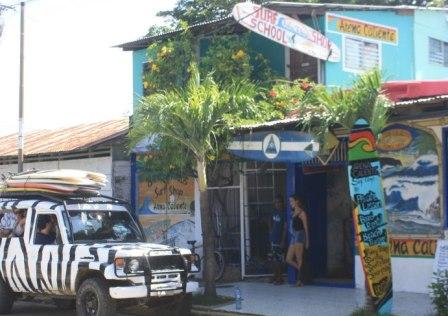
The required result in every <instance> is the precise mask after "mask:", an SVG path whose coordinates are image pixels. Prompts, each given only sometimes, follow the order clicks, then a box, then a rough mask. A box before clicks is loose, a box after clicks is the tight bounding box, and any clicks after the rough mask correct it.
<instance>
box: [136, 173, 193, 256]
mask: <svg viewBox="0 0 448 316" xmlns="http://www.w3.org/2000/svg"><path fill="white" fill-rule="evenodd" d="M138 212H139V218H140V222H141V224H142V226H143V230H144V231H145V235H146V237H147V238H148V241H150V242H155V243H163V244H169V245H173V246H178V247H187V248H188V244H187V241H188V240H194V239H195V237H194V231H195V224H194V179H192V178H189V179H186V180H185V181H183V180H178V181H177V180H171V181H166V182H164V181H160V182H153V183H148V182H146V181H141V182H139V188H138Z"/></svg>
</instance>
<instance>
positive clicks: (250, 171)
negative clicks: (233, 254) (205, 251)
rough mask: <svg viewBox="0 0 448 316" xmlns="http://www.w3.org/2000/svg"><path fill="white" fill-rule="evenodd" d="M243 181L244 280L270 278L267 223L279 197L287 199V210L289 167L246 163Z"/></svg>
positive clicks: (253, 162)
mask: <svg viewBox="0 0 448 316" xmlns="http://www.w3.org/2000/svg"><path fill="white" fill-rule="evenodd" d="M243 181H244V185H243V189H242V191H243V192H242V194H241V196H242V210H243V213H242V223H243V225H242V231H243V233H242V238H243V239H242V247H241V254H242V255H241V258H242V262H241V263H242V276H243V278H244V277H252V276H267V275H270V274H271V269H270V268H269V261H268V255H269V253H270V251H271V246H270V241H269V224H268V223H269V220H270V217H271V214H272V210H273V207H274V205H273V203H274V198H275V197H276V196H277V195H281V196H282V197H283V198H284V203H285V206H286V165H285V164H279V163H277V164H276V163H271V162H257V161H251V162H246V163H244V165H243ZM285 272H286V269H285Z"/></svg>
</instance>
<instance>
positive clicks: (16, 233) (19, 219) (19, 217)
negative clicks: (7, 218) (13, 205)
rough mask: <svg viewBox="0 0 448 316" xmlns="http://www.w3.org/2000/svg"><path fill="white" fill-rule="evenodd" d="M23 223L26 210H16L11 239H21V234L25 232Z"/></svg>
mask: <svg viewBox="0 0 448 316" xmlns="http://www.w3.org/2000/svg"><path fill="white" fill-rule="evenodd" d="M25 221H26V210H25V209H22V210H18V211H17V212H16V222H15V225H14V228H13V230H12V233H11V236H12V237H23V233H24V232H25Z"/></svg>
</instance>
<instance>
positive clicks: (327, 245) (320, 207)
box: [120, 2, 448, 292]
mask: <svg viewBox="0 0 448 316" xmlns="http://www.w3.org/2000/svg"><path fill="white" fill-rule="evenodd" d="M266 6H267V7H268V8H271V9H273V10H275V11H278V12H281V13H283V14H287V15H289V16H290V17H293V18H295V19H298V20H300V21H302V22H303V23H305V24H307V25H308V26H310V27H312V28H314V29H315V30H317V31H319V32H320V33H322V34H324V35H325V36H326V37H327V38H328V39H329V40H330V41H332V42H333V43H334V44H335V45H336V46H337V47H338V48H339V50H340V52H341V54H340V56H341V57H340V60H339V61H338V62H330V61H326V60H319V59H316V58H314V57H312V56H309V55H306V54H303V53H301V52H298V51H294V50H291V49H289V48H287V47H285V46H282V45H280V44H278V43H276V42H273V41H271V40H269V39H267V38H265V37H262V36H260V35H257V34H255V33H251V34H250V46H251V48H252V49H253V51H255V52H257V53H262V54H263V55H264V57H265V58H266V59H267V60H268V61H269V62H270V66H271V67H272V69H273V70H274V71H275V72H276V74H277V75H279V76H283V77H285V78H288V79H290V80H293V79H297V78H309V79H311V80H313V81H316V82H320V83H322V84H325V85H326V86H327V87H329V88H331V87H350V85H351V83H352V82H353V80H354V78H355V77H356V76H357V75H359V74H361V73H363V72H364V71H366V70H368V69H370V68H372V67H379V68H380V69H381V71H382V73H383V75H384V78H385V79H386V81H420V80H447V79H448V8H447V9H442V8H440V9H439V8H423V7H412V6H395V7H393V6H370V5H342V4H312V3H288V2H272V3H268V4H267V5H266ZM228 25H233V26H234V30H236V31H237V32H244V31H245V29H244V28H243V27H242V26H240V25H238V24H237V23H236V21H235V20H234V19H233V17H229V18H226V19H222V20H218V21H211V22H209V23H203V24H200V25H196V26H193V27H192V28H191V30H192V31H193V33H194V34H195V35H197V38H198V43H199V48H200V49H199V50H198V52H199V53H201V52H202V53H203V52H204V51H205V50H206V49H207V41H208V39H207V38H204V37H201V34H206V35H207V36H210V35H209V34H211V33H212V32H213V30H218V29H220V28H222V27H223V26H228ZM174 34H176V32H171V33H167V34H162V35H158V36H153V37H143V38H141V39H138V40H135V41H132V42H128V43H124V44H122V45H120V47H121V48H122V49H123V50H125V51H132V54H133V87H134V100H133V101H134V105H137V104H138V100H139V98H140V97H141V96H142V94H143V84H142V73H143V68H144V64H145V63H146V61H147V58H146V49H147V47H148V46H149V45H150V44H151V43H153V42H155V41H157V40H161V39H164V38H169V37H170V36H173V35H174ZM446 84H447V85H448V81H447V82H446ZM413 87H414V88H415V87H416V86H413ZM445 99H448V96H445V97H444V98H443V100H445ZM437 100H438V99H437ZM437 100H433V101H434V102H436V101H437ZM433 101H431V100H429V101H425V100H424V101H422V102H420V103H419V102H416V103H415V104H414V103H413V104H411V103H409V104H408V103H406V102H403V104H402V110H401V111H402V112H400V115H401V117H400V119H401V121H400V122H401V123H400V124H402V125H399V124H398V125H396V126H394V127H395V128H394V129H391V132H389V133H390V138H391V139H392V140H394V141H393V142H392V143H393V144H394V146H395V145H397V144H398V145H400V144H401V143H400V142H401V141H402V140H401V139H400V138H399V136H400V135H401V137H402V136H403V135H407V136H406V137H408V138H409V139H408V140H409V143H410V144H414V143H415V146H414V145H412V146H410V147H409V148H410V149H409V154H406V155H405V154H404V153H403V152H401V151H400V152H398V151H394V150H390V152H389V151H387V150H384V152H383V154H384V155H385V157H386V158H389V159H388V161H389V162H393V163H398V162H399V161H400V159H401V160H403V162H400V164H401V166H402V168H403V170H405V171H409V172H410V171H412V170H414V169H415V166H413V165H412V164H411V162H412V159H416V157H419V156H418V153H415V152H413V151H412V150H414V149H415V148H418V146H423V145H422V144H426V145H425V146H423V147H425V150H426V151H428V150H429V152H430V154H431V155H432V156H431V157H432V158H431V159H432V160H431V161H437V163H435V165H438V166H439V167H437V168H439V169H437V170H436V167H434V168H433V169H434V170H433V169H431V170H432V171H431V172H434V174H431V176H432V177H435V176H437V177H440V180H439V178H437V180H436V181H433V182H434V183H433V185H434V187H435V188H436V189H434V190H432V191H437V192H439V191H440V192H439V193H440V194H439V195H437V196H435V195H434V196H432V195H431V199H433V200H428V203H426V204H427V205H426V204H425V203H423V202H421V201H422V200H423V198H425V197H426V198H427V199H429V195H428V194H422V193H421V192H420V191H419V190H420V188H422V187H424V185H426V182H425V181H423V180H422V179H417V180H418V181H420V182H421V183H419V185H420V188H419V189H416V187H415V186H414V187H413V188H412V190H414V191H415V192H413V194H414V195H411V197H410V198H407V197H405V192H404V191H405V190H404V191H403V192H398V191H396V190H395V191H394V188H393V183H392V180H390V181H389V182H390V183H389V184H388V185H390V191H391V195H390V199H391V200H392V199H397V200H398V198H400V199H401V198H403V199H402V200H403V201H401V200H400V203H401V204H400V205H402V206H403V208H405V207H414V206H415V205H417V204H418V205H417V206H416V207H419V208H420V209H423V206H422V205H423V204H425V211H426V213H427V214H429V215H428V216H432V217H433V218H435V219H436V220H434V221H433V222H434V223H435V224H434V223H433V222H431V223H430V224H431V225H433V226H431V227H436V230H435V232H434V231H432V230H431V231H430V230H429V229H426V228H424V227H423V226H421V227H420V226H418V227H417V228H415V229H413V230H412V231H411V232H406V231H404V230H400V229H402V227H399V228H397V229H396V233H395V234H394V235H393V238H394V240H393V244H392V246H393V247H392V248H391V249H392V250H393V258H392V266H393V273H394V276H393V278H394V289H395V290H398V291H410V292H428V284H429V283H430V282H431V277H432V265H433V262H434V251H435V244H436V240H437V239H438V238H440V237H441V232H442V231H443V228H446V227H448V226H447V225H446V217H447V214H448V212H447V211H446V209H447V208H446V204H447V203H445V199H446V197H445V196H444V193H443V192H442V190H443V188H444V187H446V185H445V184H444V183H445V175H444V173H443V172H442V167H441V164H439V163H438V162H439V161H440V162H441V161H445V158H444V157H445V156H444V155H441V153H440V148H442V145H443V146H444V147H443V148H445V149H446V146H447V145H446V144H445V143H446V142H448V115H446V113H448V112H446V110H443V111H445V112H443V113H442V112H437V113H436V112H434V111H442V109H441V106H442V105H440V104H437V106H435V105H434V104H429V103H425V102H433ZM437 102H442V101H437ZM445 103H446V102H445ZM430 106H433V107H432V108H430ZM443 106H445V107H446V104H445V105H443ZM411 107H412V111H408V109H410V108H411ZM426 107H427V111H426ZM425 111H426V112H425ZM431 111H433V112H431ZM441 113H442V114H441ZM411 114H412V115H414V116H413V117H411V116H410V115H411ZM407 115H408V116H407ZM425 115H426V116H425ZM403 117H405V118H404V119H403ZM435 118H437V120H436V119H435ZM416 119H423V121H421V122H417V123H415V122H416V121H415V120H416ZM411 120H413V123H412V124H414V125H412V126H411V123H409V124H408V122H410V121H411ZM441 120H443V122H442V121H441ZM403 122H404V123H403ZM288 128H290V129H294V128H296V124H295V123H294V121H293V120H290V121H288V120H285V121H283V122H275V123H273V122H269V123H267V124H265V125H263V124H262V125H260V126H256V127H253V129H252V128H251V129H250V130H251V131H259V130H263V131H266V130H280V129H288ZM424 137H427V138H425V139H431V146H429V147H431V148H430V149H427V147H428V146H427V145H428V142H427V141H421V139H424ZM396 139H399V141H395V140H396ZM413 142H414V143H413ZM392 143H391V144H392ZM389 145H390V144H387V146H389ZM398 145H397V146H398ZM387 146H385V147H384V148H389V147H387ZM411 149H412V150H411ZM422 150H423V149H422ZM420 155H421V156H422V157H423V158H424V159H428V158H427V156H428V155H427V152H425V155H423V154H420ZM436 156H437V157H436ZM341 157H343V150H341ZM390 157H392V158H393V159H390ZM412 157H413V158H412ZM411 158H412V159H411ZM423 158H422V159H423ZM437 159H438V160H437ZM343 160H344V159H343V158H341V159H340V161H339V162H340V164H339V165H336V164H334V165H332V166H325V167H326V168H321V169H319V168H315V167H316V166H312V165H310V166H309V167H303V166H299V165H297V164H287V165H285V164H276V163H271V164H268V163H260V162H245V163H244V164H242V165H240V166H237V167H235V168H236V169H235V170H226V174H227V175H233V176H235V177H234V178H232V181H231V183H229V184H228V185H227V186H225V187H219V186H218V185H217V186H216V187H214V188H213V190H211V191H213V194H215V193H216V194H218V193H217V192H224V193H225V194H226V196H230V197H232V198H233V200H230V199H229V200H225V201H223V202H222V203H223V204H222V205H220V206H219V207H218V209H226V210H227V211H226V212H227V213H226V214H227V215H228V216H231V218H232V220H229V223H230V222H232V221H233V222H235V221H236V222H237V223H239V224H238V225H239V226H238V225H237V226H238V227H237V229H236V230H234V228H235V227H234V226H232V227H227V226H226V224H223V227H224V228H225V229H226V234H227V236H233V237H234V238H235V239H232V240H234V241H235V240H236V242H231V241H229V240H230V239H229V240H225V241H223V242H224V243H225V244H224V246H223V247H224V248H225V249H227V250H226V251H227V252H226V253H225V254H226V260H229V261H230V263H232V264H234V266H235V265H236V266H238V267H240V269H241V277H243V278H244V277H247V276H253V275H260V274H261V275H263V274H266V272H267V271H265V270H263V269H264V265H263V263H262V262H261V261H260V260H259V259H260V258H263V255H264V254H265V252H266V249H265V248H263V247H264V246H263V244H264V243H265V240H264V238H265V236H264V235H263V234H262V233H260V232H263V230H264V229H265V228H264V227H263V225H262V224H260V218H262V217H263V216H264V215H263V214H266V213H268V212H269V211H270V209H269V208H272V200H273V198H274V196H276V195H277V194H279V193H280V194H282V195H283V196H284V197H285V196H288V195H290V194H291V193H299V194H300V195H302V196H307V197H308V201H306V202H307V204H308V208H309V209H310V210H313V213H312V214H311V216H310V217H311V219H310V221H311V231H312V235H311V237H310V238H311V244H312V247H311V249H313V251H312V252H311V254H310V261H311V262H312V267H313V269H314V270H313V277H314V279H315V280H314V282H315V283H319V282H321V284H328V283H331V284H332V285H334V284H336V285H337V286H356V287H359V288H363V287H364V276H363V273H362V267H361V259H360V256H359V255H358V254H357V253H356V251H355V250H354V249H355V247H354V244H353V231H352V229H353V226H352V222H350V220H351V207H352V204H351V201H350V200H349V194H348V187H347V183H348V182H347V178H346V177H347V171H346V166H345V165H344V162H343ZM406 164H410V165H409V166H407V167H406V168H407V169H406V168H405V165H406ZM431 166H432V165H431ZM329 167H330V168H329ZM393 167H396V166H395V165H394V166H393ZM229 168H231V167H229ZM444 168H445V167H444ZM403 172H404V171H403ZM428 172H429V171H428ZM445 172H446V171H445ZM390 178H391V179H392V178H393V177H392V176H390ZM136 181H137V180H135V181H134V182H136ZM437 181H440V182H437ZM415 183H417V182H415ZM415 183H414V182H413V184H415ZM439 183H440V185H439ZM437 189H438V190H437ZM406 190H407V189H406ZM432 191H431V192H432ZM134 192H135V195H136V196H137V197H138V190H137V184H134ZM422 192H424V191H422ZM408 193H409V192H406V194H408ZM422 195H424V196H422ZM322 197H326V198H322ZM219 199H221V198H219ZM219 199H218V198H217V199H216V200H219ZM136 200H138V198H136ZM235 200H236V201H235ZM416 201H420V202H419V203H417V202H416ZM411 202H412V203H411ZM196 210H198V207H197V206H196ZM406 211H409V210H408V209H406ZM229 214H230V215H229ZM402 214H404V213H402ZM402 214H398V213H396V214H394V215H395V216H396V217H397V218H395V219H393V220H396V222H397V223H398V222H400V220H402V219H403V217H402ZM431 214H432V215H431ZM433 215H434V216H433ZM428 222H429V221H428ZM442 226H443V227H442ZM428 227H429V226H428ZM256 232H258V233H256ZM442 233H443V232H442ZM257 234H258V235H257ZM196 236H200V232H197V233H196ZM447 236H448V235H447ZM233 237H232V238H233ZM229 238H230V237H229ZM421 245H425V247H426V248H427V249H426V248H425V249H426V250H425V251H421V249H420V248H419V247H420V246H421ZM400 247H401V248H400ZM404 248H406V251H399V249H404ZM408 249H409V251H407V250H408ZM411 250H412V251H411ZM232 251H233V252H232ZM233 258H237V259H235V260H236V262H233V261H232V260H234V259H233ZM290 277H291V274H290ZM329 280H332V281H329ZM334 280H337V281H336V282H334Z"/></svg>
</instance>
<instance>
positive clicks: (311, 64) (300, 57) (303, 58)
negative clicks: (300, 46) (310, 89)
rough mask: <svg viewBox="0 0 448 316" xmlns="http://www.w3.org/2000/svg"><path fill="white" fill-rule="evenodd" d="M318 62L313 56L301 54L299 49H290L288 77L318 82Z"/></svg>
mask: <svg viewBox="0 0 448 316" xmlns="http://www.w3.org/2000/svg"><path fill="white" fill-rule="evenodd" d="M319 71H320V63H319V60H318V59H317V58H315V57H313V56H310V55H307V54H303V53H301V52H299V51H296V50H293V49H290V53H289V74H290V75H289V79H290V80H291V81H293V80H296V79H305V78H307V79H309V80H310V81H314V82H319Z"/></svg>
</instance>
